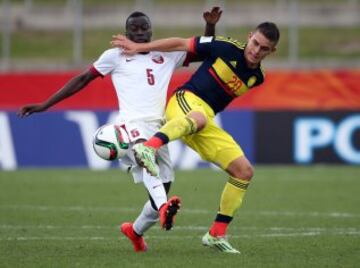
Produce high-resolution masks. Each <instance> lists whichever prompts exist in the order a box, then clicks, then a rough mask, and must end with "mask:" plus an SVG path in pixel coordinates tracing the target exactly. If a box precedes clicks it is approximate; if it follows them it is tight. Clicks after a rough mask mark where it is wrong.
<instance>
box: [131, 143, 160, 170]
mask: <svg viewBox="0 0 360 268" xmlns="http://www.w3.org/2000/svg"><path fill="white" fill-rule="evenodd" d="M133 151H134V155H135V159H136V162H137V163H138V164H139V165H140V166H142V167H143V168H145V169H146V171H147V172H148V173H149V174H150V175H152V176H154V177H158V176H159V166H158V165H157V163H156V150H155V149H154V148H151V147H149V146H145V145H144V144H143V143H137V144H135V145H134V146H133Z"/></svg>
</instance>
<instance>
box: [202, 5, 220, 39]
mask: <svg viewBox="0 0 360 268" xmlns="http://www.w3.org/2000/svg"><path fill="white" fill-rule="evenodd" d="M221 14H222V10H220V7H213V8H212V9H211V11H206V12H204V13H203V18H204V20H205V21H206V27H205V33H204V35H205V36H214V35H215V25H216V23H217V22H218V21H219V19H220V17H221Z"/></svg>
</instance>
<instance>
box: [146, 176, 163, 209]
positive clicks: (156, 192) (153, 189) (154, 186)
mask: <svg viewBox="0 0 360 268" xmlns="http://www.w3.org/2000/svg"><path fill="white" fill-rule="evenodd" d="M143 182H144V185H145V187H146V189H147V190H148V192H149V194H150V195H151V197H152V199H153V200H154V202H155V205H156V207H157V209H159V208H160V207H161V206H162V205H163V204H165V203H166V202H167V195H166V191H165V188H164V185H163V183H162V181H161V180H159V179H158V178H156V177H153V176H151V175H149V174H148V173H147V172H145V171H144V175H143Z"/></svg>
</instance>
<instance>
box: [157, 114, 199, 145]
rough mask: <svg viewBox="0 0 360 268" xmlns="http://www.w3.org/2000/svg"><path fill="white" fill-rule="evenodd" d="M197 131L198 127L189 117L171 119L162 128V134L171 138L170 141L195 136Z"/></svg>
mask: <svg viewBox="0 0 360 268" xmlns="http://www.w3.org/2000/svg"><path fill="white" fill-rule="evenodd" d="M196 130H197V126H196V122H195V120H194V119H192V118H190V117H187V116H184V117H176V118H174V119H171V120H170V121H168V122H167V123H166V124H165V125H164V126H163V127H162V128H160V132H161V133H164V134H165V135H166V136H167V137H168V138H169V141H173V140H176V139H179V138H181V137H183V136H185V135H189V134H193V133H195V132H196Z"/></svg>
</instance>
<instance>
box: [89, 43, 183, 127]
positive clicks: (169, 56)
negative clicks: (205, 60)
mask: <svg viewBox="0 0 360 268" xmlns="http://www.w3.org/2000/svg"><path fill="white" fill-rule="evenodd" d="M186 55H187V54H186V52H149V53H147V54H136V55H133V56H125V55H124V54H122V50H121V49H119V48H112V49H108V50H106V51H105V52H104V53H103V54H102V55H101V56H100V57H99V59H98V60H97V61H96V62H95V63H94V64H93V69H95V70H96V71H97V72H98V73H100V74H101V75H102V76H105V75H107V74H110V75H111V79H112V82H113V85H114V87H115V90H116V94H117V97H118V103H119V111H120V118H121V119H123V120H126V121H131V120H139V119H142V120H157V119H162V118H163V115H164V109H165V104H166V94H167V89H168V86H169V82H170V79H171V75H172V73H173V72H174V69H175V68H177V67H180V66H181V65H183V64H185V63H187V62H186V61H185V59H186Z"/></svg>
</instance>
